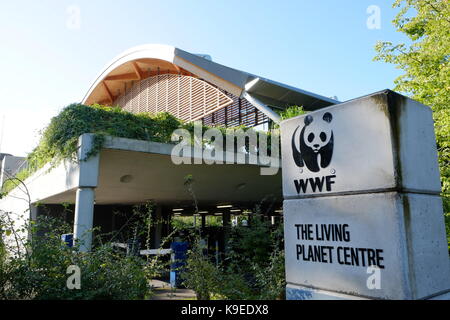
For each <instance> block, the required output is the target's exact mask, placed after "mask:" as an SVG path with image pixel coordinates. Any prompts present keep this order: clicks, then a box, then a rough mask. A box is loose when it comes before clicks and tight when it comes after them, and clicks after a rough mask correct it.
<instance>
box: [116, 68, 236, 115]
mask: <svg viewBox="0 0 450 320" xmlns="http://www.w3.org/2000/svg"><path fill="white" fill-rule="evenodd" d="M232 103H233V99H232V98H231V97H229V96H227V95H226V94H225V93H224V92H222V91H221V90H219V89H218V88H216V87H214V86H212V85H211V84H209V83H207V82H206V81H203V80H200V79H198V78H195V77H191V76H185V75H177V74H168V73H167V74H162V75H157V76H153V77H149V78H146V79H144V80H141V81H136V82H133V84H132V85H131V86H130V87H129V88H126V89H125V92H124V93H123V94H122V95H120V96H119V97H118V98H117V99H115V101H114V102H113V105H117V106H120V107H121V108H123V109H124V110H127V111H129V112H133V113H142V112H149V113H158V112H163V111H166V112H170V113H171V114H173V115H174V116H175V117H177V118H179V119H182V120H185V121H194V120H199V119H201V118H203V117H204V116H206V115H208V114H211V113H213V112H215V111H217V110H221V109H223V108H225V107H227V106H228V105H231V104H232Z"/></svg>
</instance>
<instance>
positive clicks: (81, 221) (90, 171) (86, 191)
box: [73, 133, 100, 251]
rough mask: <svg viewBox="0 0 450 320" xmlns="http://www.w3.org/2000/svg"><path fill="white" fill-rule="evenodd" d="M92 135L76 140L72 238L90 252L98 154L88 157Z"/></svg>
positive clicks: (92, 141) (91, 145) (82, 249)
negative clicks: (76, 180) (76, 174)
mask: <svg viewBox="0 0 450 320" xmlns="http://www.w3.org/2000/svg"><path fill="white" fill-rule="evenodd" d="M93 145H94V135H93V134H89V133H85V134H83V135H81V136H80V138H79V139H78V166H79V173H78V190H77V195H76V200H75V221H74V230H73V236H74V240H75V241H79V242H80V250H81V251H90V250H91V246H92V228H93V222H94V199H95V187H97V185H98V173H99V163H100V156H99V154H97V155H95V156H90V157H88V155H89V152H90V151H91V150H92V147H93Z"/></svg>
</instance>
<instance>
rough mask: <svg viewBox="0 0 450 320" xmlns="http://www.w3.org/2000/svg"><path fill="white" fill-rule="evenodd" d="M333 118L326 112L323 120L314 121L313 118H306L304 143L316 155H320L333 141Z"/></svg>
mask: <svg viewBox="0 0 450 320" xmlns="http://www.w3.org/2000/svg"><path fill="white" fill-rule="evenodd" d="M332 118H333V117H332V116H331V114H330V113H329V112H326V113H325V114H324V115H323V117H322V119H320V118H319V119H313V117H312V116H307V117H306V118H305V131H304V135H303V140H304V141H303V142H304V143H305V145H307V146H308V147H309V148H311V149H312V150H313V151H314V152H315V153H318V152H319V151H320V149H321V148H322V147H324V146H326V145H327V144H328V142H329V141H330V139H331V136H332V130H331V126H330V123H331V120H332Z"/></svg>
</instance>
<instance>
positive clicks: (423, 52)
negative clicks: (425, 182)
mask: <svg viewBox="0 0 450 320" xmlns="http://www.w3.org/2000/svg"><path fill="white" fill-rule="evenodd" d="M393 7H394V8H400V12H399V13H398V14H397V16H396V17H395V19H394V20H393V24H394V26H395V27H396V28H397V31H399V32H402V33H404V34H405V35H407V36H408V38H409V43H407V44H405V43H400V44H393V43H391V42H378V43H377V44H376V46H375V49H376V51H377V53H378V54H377V56H376V57H375V61H384V62H387V63H392V64H395V65H397V68H399V69H401V70H403V71H404V73H403V74H402V75H401V76H399V77H398V78H397V79H395V81H394V83H395V85H396V86H395V90H397V91H400V92H405V93H407V94H408V95H410V96H411V97H412V98H413V99H415V100H417V101H420V102H422V103H423V104H425V105H428V106H430V107H431V108H432V109H433V111H434V112H433V116H434V120H435V131H436V140H437V144H438V152H439V166H440V170H441V181H442V192H443V196H444V200H445V201H444V203H445V211H446V212H447V215H448V214H449V213H450V201H449V198H448V197H449V195H450V3H449V1H448V0H396V1H395V2H394V4H393Z"/></svg>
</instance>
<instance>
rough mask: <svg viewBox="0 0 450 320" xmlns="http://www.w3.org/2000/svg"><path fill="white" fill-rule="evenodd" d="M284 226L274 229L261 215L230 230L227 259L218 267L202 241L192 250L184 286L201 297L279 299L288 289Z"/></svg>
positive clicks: (184, 275) (197, 242)
mask: <svg viewBox="0 0 450 320" xmlns="http://www.w3.org/2000/svg"><path fill="white" fill-rule="evenodd" d="M282 237H283V235H282V225H280V226H279V227H278V228H277V229H274V230H273V229H271V226H270V224H269V223H268V222H266V221H264V219H262V218H261V217H254V218H253V219H252V220H251V223H250V226H249V227H234V228H232V229H231V234H230V240H229V242H228V248H227V253H226V256H227V258H226V260H225V261H224V262H223V263H222V264H221V265H219V266H215V265H214V263H213V262H212V261H213V259H212V257H208V256H207V255H205V254H204V253H203V250H202V247H201V245H199V241H198V240H197V241H196V244H195V245H194V247H193V248H192V250H190V251H189V256H188V260H187V269H186V272H185V273H184V274H183V277H184V278H185V279H186V280H185V282H184V285H186V287H188V288H191V289H193V290H194V291H195V292H196V293H197V296H198V298H199V299H210V298H218V299H232V300H235V299H277V298H280V297H282V295H283V293H284V289H285V272H284V251H283V250H282V249H281V248H280V247H282Z"/></svg>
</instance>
